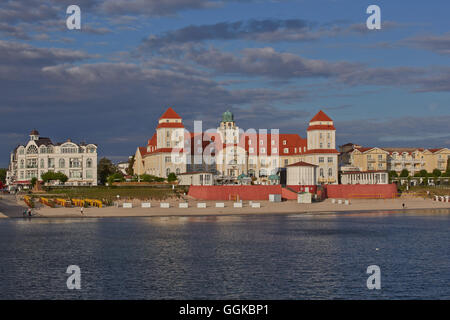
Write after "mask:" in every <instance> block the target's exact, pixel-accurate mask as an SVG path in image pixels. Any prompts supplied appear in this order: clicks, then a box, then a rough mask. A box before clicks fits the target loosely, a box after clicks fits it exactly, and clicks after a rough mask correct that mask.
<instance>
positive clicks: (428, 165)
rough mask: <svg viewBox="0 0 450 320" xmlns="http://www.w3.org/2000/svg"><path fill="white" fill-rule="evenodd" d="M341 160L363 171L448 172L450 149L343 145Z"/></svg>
mask: <svg viewBox="0 0 450 320" xmlns="http://www.w3.org/2000/svg"><path fill="white" fill-rule="evenodd" d="M340 151H341V154H340V157H339V163H340V166H341V168H342V167H346V166H352V167H357V168H359V170H361V171H373V170H377V171H396V172H397V173H400V172H401V171H402V170H403V169H406V170H408V172H409V174H410V175H411V176H413V175H414V174H416V173H418V172H420V171H421V170H426V171H427V172H428V173H431V172H433V170H435V169H438V170H440V171H441V172H445V170H446V169H447V161H448V159H449V158H450V149H448V148H438V149H423V148H377V147H374V148H366V147H362V146H359V145H355V144H351V143H350V144H346V145H343V146H340Z"/></svg>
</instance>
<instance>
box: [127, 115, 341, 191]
mask: <svg viewBox="0 0 450 320" xmlns="http://www.w3.org/2000/svg"><path fill="white" fill-rule="evenodd" d="M300 161H303V162H305V163H308V164H311V165H315V166H314V167H315V168H317V181H318V183H321V184H335V183H337V181H338V179H337V176H338V151H337V150H336V129H335V127H334V124H333V120H332V119H331V118H329V117H328V116H327V115H326V114H325V113H324V112H323V111H320V112H319V113H317V114H316V115H315V116H314V117H313V118H312V119H311V121H310V122H309V127H308V130H307V138H302V137H300V136H299V135H298V134H282V133H279V132H278V130H270V132H268V131H267V130H258V131H256V130H251V129H250V130H247V131H246V132H244V131H243V130H242V129H241V128H239V127H238V126H237V124H236V122H235V120H234V116H233V114H232V113H231V112H229V111H226V112H225V113H223V115H222V120H221V121H220V123H219V126H218V127H217V128H216V129H213V130H208V131H206V132H198V133H195V132H194V133H189V132H187V130H185V128H184V125H183V121H182V118H181V117H180V116H179V115H178V114H177V113H176V112H175V111H174V110H173V109H172V108H168V109H167V110H166V112H164V114H163V115H162V116H161V117H160V118H159V120H158V125H157V127H156V132H155V133H154V134H153V136H152V137H151V139H149V140H148V142H147V146H145V147H138V148H137V150H136V154H135V163H134V166H133V169H134V173H135V174H138V175H142V174H151V175H155V176H159V177H167V176H168V175H169V174H170V173H171V172H173V173H175V174H177V175H179V174H183V173H190V172H191V173H194V172H211V173H214V178H215V180H216V182H219V183H220V182H222V183H228V182H235V181H236V180H238V179H239V178H242V177H245V178H251V179H252V180H253V181H254V183H262V184H268V183H273V182H274V181H276V179H277V177H278V176H277V173H279V172H280V169H281V168H285V167H287V166H288V165H291V164H294V163H298V162H300Z"/></svg>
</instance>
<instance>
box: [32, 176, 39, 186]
mask: <svg viewBox="0 0 450 320" xmlns="http://www.w3.org/2000/svg"><path fill="white" fill-rule="evenodd" d="M37 182H38V179H37V178H36V177H33V178H32V179H31V186H32V187H34V186H35V185H36V183H37Z"/></svg>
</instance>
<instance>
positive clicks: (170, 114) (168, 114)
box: [159, 107, 181, 120]
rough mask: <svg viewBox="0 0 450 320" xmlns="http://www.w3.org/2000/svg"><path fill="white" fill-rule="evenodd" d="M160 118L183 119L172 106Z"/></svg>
mask: <svg viewBox="0 0 450 320" xmlns="http://www.w3.org/2000/svg"><path fill="white" fill-rule="evenodd" d="M159 119H160V120H161V119H181V117H180V116H179V115H178V113H176V112H175V110H173V109H172V107H169V108H168V109H167V110H166V112H164V114H163V115H162V116H161V118H159Z"/></svg>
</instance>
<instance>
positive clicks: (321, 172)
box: [320, 168, 323, 178]
mask: <svg viewBox="0 0 450 320" xmlns="http://www.w3.org/2000/svg"><path fill="white" fill-rule="evenodd" d="M320 177H322V178H323V168H320Z"/></svg>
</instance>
